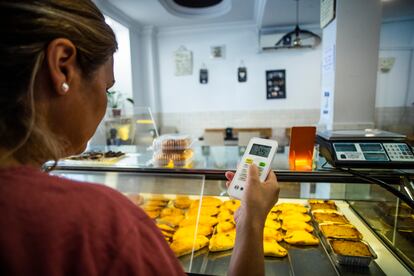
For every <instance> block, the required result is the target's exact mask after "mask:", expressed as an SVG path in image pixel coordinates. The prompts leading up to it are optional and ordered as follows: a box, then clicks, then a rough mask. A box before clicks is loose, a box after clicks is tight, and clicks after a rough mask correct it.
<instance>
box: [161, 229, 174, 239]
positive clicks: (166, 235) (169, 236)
mask: <svg viewBox="0 0 414 276" xmlns="http://www.w3.org/2000/svg"><path fill="white" fill-rule="evenodd" d="M161 233H162V234H163V236H164V237H167V238H172V237H173V234H172V233H170V232H166V231H162V230H161Z"/></svg>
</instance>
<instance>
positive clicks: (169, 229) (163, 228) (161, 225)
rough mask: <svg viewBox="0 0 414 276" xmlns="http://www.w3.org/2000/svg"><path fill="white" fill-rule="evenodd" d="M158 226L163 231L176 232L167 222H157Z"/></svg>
mask: <svg viewBox="0 0 414 276" xmlns="http://www.w3.org/2000/svg"><path fill="white" fill-rule="evenodd" d="M157 227H158V228H159V229H160V230H161V231H165V232H170V233H174V232H175V229H174V228H173V227H171V226H169V225H167V224H163V223H157Z"/></svg>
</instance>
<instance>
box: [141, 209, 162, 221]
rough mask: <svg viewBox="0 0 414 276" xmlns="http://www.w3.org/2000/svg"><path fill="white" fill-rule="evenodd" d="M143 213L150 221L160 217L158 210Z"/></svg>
mask: <svg viewBox="0 0 414 276" xmlns="http://www.w3.org/2000/svg"><path fill="white" fill-rule="evenodd" d="M144 211H145V213H146V214H147V215H148V216H149V217H150V218H152V219H156V218H158V216H159V215H160V211H159V210H154V211H147V210H144Z"/></svg>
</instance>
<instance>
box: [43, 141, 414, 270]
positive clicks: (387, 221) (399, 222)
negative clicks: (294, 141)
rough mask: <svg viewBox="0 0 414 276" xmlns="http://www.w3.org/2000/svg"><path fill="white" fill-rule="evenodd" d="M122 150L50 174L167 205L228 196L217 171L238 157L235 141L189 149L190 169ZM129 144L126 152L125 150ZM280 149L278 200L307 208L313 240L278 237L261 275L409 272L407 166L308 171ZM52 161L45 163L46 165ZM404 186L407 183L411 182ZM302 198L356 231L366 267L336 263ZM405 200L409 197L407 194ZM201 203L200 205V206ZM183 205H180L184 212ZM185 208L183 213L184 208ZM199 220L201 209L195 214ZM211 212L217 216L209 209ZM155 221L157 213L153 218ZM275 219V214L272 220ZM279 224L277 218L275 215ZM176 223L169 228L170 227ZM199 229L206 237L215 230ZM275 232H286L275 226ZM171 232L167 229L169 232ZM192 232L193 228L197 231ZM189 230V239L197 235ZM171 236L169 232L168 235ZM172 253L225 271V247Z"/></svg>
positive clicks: (413, 214) (413, 231) (411, 241)
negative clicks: (330, 210) (112, 158)
mask: <svg viewBox="0 0 414 276" xmlns="http://www.w3.org/2000/svg"><path fill="white" fill-rule="evenodd" d="M123 150H124V151H125V152H127V156H126V157H124V158H122V159H120V160H118V161H117V162H112V163H108V164H105V163H104V162H101V163H98V162H91V161H76V162H75V161H71V160H66V161H63V162H59V163H58V164H57V166H55V168H54V170H52V171H51V173H52V174H55V175H59V176H62V177H67V178H71V179H75V180H80V181H87V182H95V183H101V184H104V185H107V186H110V187H112V188H114V189H116V190H118V191H120V192H121V193H124V194H126V195H131V194H132V195H140V196H142V198H143V199H144V200H143V202H141V203H140V204H144V205H141V207H143V206H145V202H147V201H148V200H151V198H159V197H160V196H162V197H164V198H165V199H167V200H168V201H166V202H167V203H166V206H163V207H162V208H169V207H172V206H173V204H174V200H175V199H177V197H183V196H184V197H185V196H188V198H189V199H190V200H197V199H200V198H206V197H215V198H217V199H219V200H220V201H221V202H225V201H228V200H229V198H228V197H227V193H226V186H225V181H226V180H225V177H224V172H225V171H226V170H234V169H235V168H236V167H237V162H238V160H239V158H240V157H241V155H242V154H241V153H240V148H239V147H210V148H209V149H208V152H207V149H206V148H203V147H196V148H194V152H195V157H194V164H193V167H191V168H165V167H164V168H157V167H154V166H152V165H151V158H152V154H151V152H148V151H146V149H143V150H141V151H140V150H139V149H137V148H129V149H125V148H123ZM128 150H129V151H128ZM287 159H288V158H287V150H286V149H285V152H281V153H279V154H277V155H276V158H275V160H274V162H273V166H272V167H273V169H274V170H275V171H276V174H277V176H278V180H279V184H280V186H281V192H280V199H279V202H278V204H282V203H295V204H301V205H303V206H305V207H306V208H307V214H308V215H310V216H311V221H310V222H308V223H309V225H311V226H312V227H313V228H314V229H313V231H311V233H312V234H313V235H314V236H315V237H316V238H317V239H318V240H319V243H318V244H317V245H312V246H305V245H294V244H289V243H287V242H285V241H283V240H282V241H280V242H279V244H280V245H281V246H282V247H283V248H285V249H286V250H287V256H285V257H265V268H266V275H292V274H294V275H355V274H358V275H412V274H413V273H414V250H413V248H414V238H413V237H414V210H413V208H412V203H413V202H412V201H409V200H410V198H409V197H410V189H411V190H412V189H413V188H414V187H413V186H412V185H413V184H412V183H413V182H412V181H413V179H414V172H413V170H404V171H402V170H396V169H393V170H359V171H358V172H356V174H355V173H353V172H349V171H346V170H341V169H335V168H331V167H329V166H327V165H326V164H325V160H324V159H323V158H322V157H319V158H317V159H316V160H315V165H314V168H313V170H311V171H302V172H301V171H290V170H289V168H288V166H287V163H288V160H287ZM49 165H51V164H49ZM410 185H411V186H410ZM309 199H325V200H332V201H333V202H334V203H335V205H336V208H337V211H338V212H339V213H340V214H341V215H344V216H345V218H346V219H347V221H348V222H349V223H350V224H352V225H353V226H354V227H356V229H357V230H358V231H359V232H360V233H361V234H362V236H363V240H364V241H365V242H367V243H368V244H369V246H370V247H371V249H372V251H373V253H374V255H375V256H376V258H375V259H374V260H373V261H372V262H370V264H369V265H368V266H360V265H355V264H354V265H349V264H348V265H344V264H338V263H337V258H335V254H333V251H332V249H331V248H330V246H329V243H328V239H327V238H325V236H324V233H323V232H321V231H320V226H319V224H318V222H317V221H316V220H315V217H314V215H313V214H312V212H311V211H312V210H310V209H309ZM411 200H412V199H411ZM200 206H201V205H200ZM188 210H189V209H185V210H183V214H184V215H185V216H187V215H188ZM186 212H187V213H186ZM198 215H199V216H198V221H199V220H200V213H199V214H198ZM212 216H213V217H218V215H217V214H214V215H212ZM154 220H155V222H158V223H159V222H160V216H156V217H154ZM275 221H278V219H275ZM280 222H281V223H282V224H281V225H280V226H282V228H283V221H280ZM176 229H177V228H175V230H174V231H177V230H176ZM212 229H213V230H212V231H213V232H212V233H209V234H206V236H207V237H208V238H209V239H211V238H212V235H214V234H215V233H216V232H217V231H218V230H217V229H216V228H214V227H213V228H212ZM278 231H280V233H281V234H282V235H286V234H287V232H286V231H284V230H281V229H279V230H278ZM173 234H174V233H171V236H173ZM197 234H198V233H196V235H197ZM196 235H194V237H195V236H196ZM167 239H168V240H169V241H172V238H167ZM196 249H197V246H195V245H194V244H193V246H192V248H191V251H190V252H189V253H188V254H184V255H182V256H180V257H179V260H180V262H181V263H182V265H183V267H184V269H185V271H186V272H188V273H196V274H207V275H225V274H226V271H227V268H228V265H229V261H230V257H231V253H232V250H231V249H229V250H224V251H219V252H212V251H211V250H209V247H208V245H207V246H203V247H202V248H201V249H200V250H196Z"/></svg>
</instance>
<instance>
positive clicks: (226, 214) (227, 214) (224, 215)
mask: <svg viewBox="0 0 414 276" xmlns="http://www.w3.org/2000/svg"><path fill="white" fill-rule="evenodd" d="M217 219H218V220H219V221H228V220H229V219H233V220H234V215H233V213H232V212H231V211H230V210H227V209H226V210H223V211H221V212H220V213H219V214H218V215H217Z"/></svg>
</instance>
